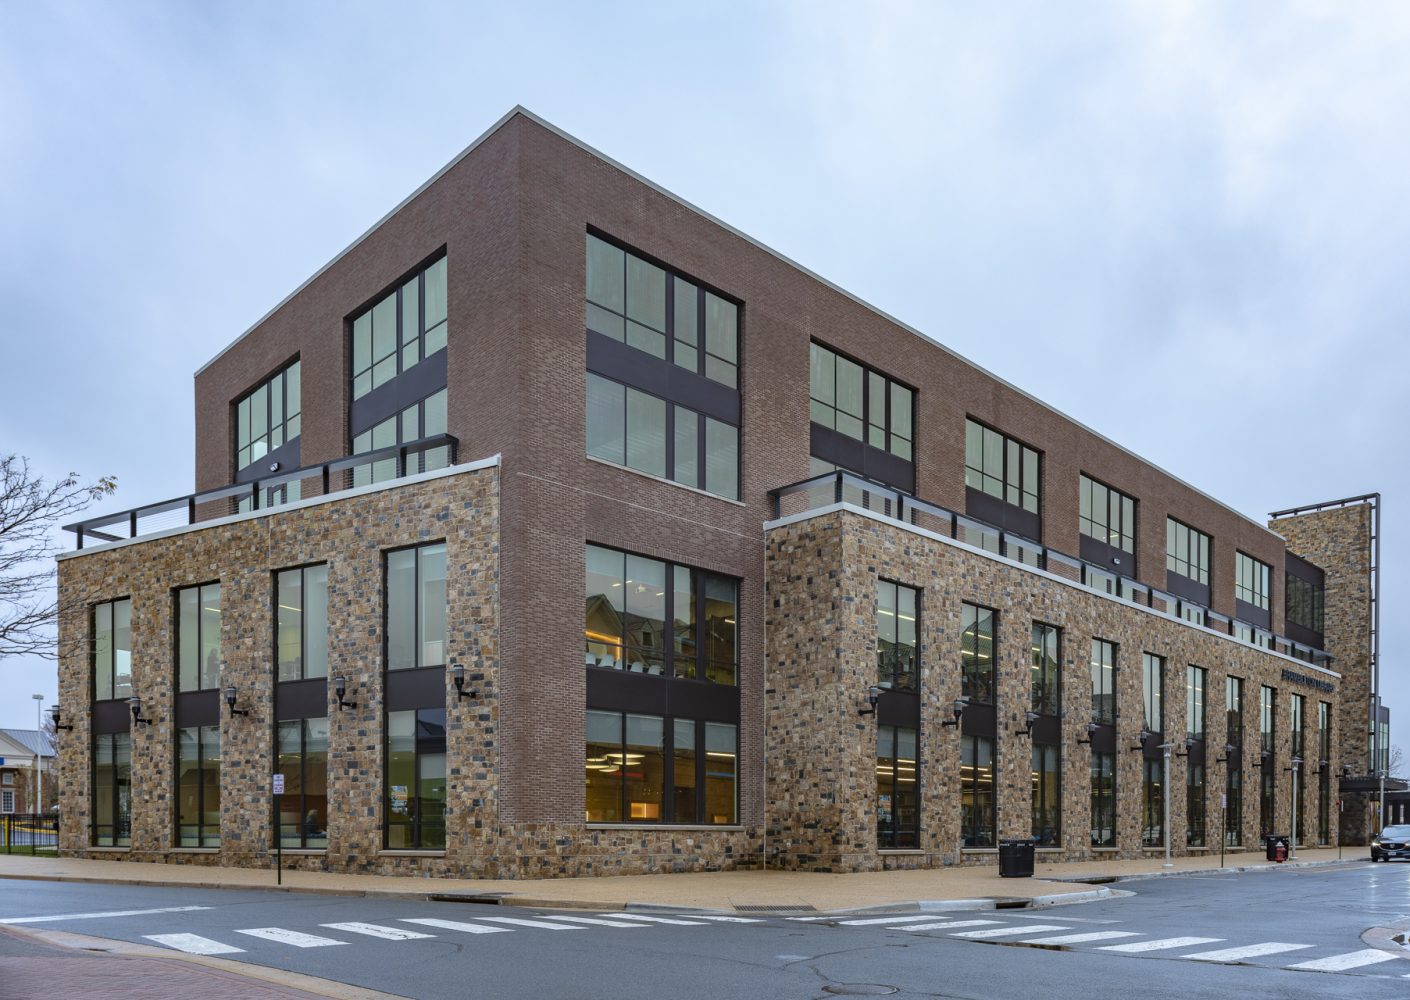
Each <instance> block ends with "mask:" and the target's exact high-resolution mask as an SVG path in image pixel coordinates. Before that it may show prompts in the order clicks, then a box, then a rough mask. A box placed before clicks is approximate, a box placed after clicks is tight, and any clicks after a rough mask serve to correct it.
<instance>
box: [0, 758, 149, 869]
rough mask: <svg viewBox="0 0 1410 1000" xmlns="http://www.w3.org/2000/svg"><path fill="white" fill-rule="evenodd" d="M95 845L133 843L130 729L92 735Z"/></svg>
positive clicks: (116, 845) (109, 845) (110, 845)
mask: <svg viewBox="0 0 1410 1000" xmlns="http://www.w3.org/2000/svg"><path fill="white" fill-rule="evenodd" d="M6 777H11V775H6ZM6 811H13V809H11V810H6ZM93 846H95V847H130V846H132V737H131V735H130V734H128V733H98V734H97V735H95V736H94V737H93Z"/></svg>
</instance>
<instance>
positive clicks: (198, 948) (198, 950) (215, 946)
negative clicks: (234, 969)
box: [142, 934, 245, 955]
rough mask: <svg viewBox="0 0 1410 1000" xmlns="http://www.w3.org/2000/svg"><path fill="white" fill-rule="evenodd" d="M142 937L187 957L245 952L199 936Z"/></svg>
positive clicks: (145, 935) (168, 935) (164, 935)
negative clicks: (182, 952) (184, 953)
mask: <svg viewBox="0 0 1410 1000" xmlns="http://www.w3.org/2000/svg"><path fill="white" fill-rule="evenodd" d="M142 936H143V937H144V938H146V939H147V940H148V941H155V942H157V944H164V945H166V946H167V947H168V948H175V949H176V950H177V951H184V952H186V954H188V955H235V954H239V953H241V952H243V951H244V950H245V949H244V948H236V947H234V946H233V945H228V944H221V943H220V942H219V941H212V940H211V939H210V938H203V937H201V936H200V935H199V934H143V935H142Z"/></svg>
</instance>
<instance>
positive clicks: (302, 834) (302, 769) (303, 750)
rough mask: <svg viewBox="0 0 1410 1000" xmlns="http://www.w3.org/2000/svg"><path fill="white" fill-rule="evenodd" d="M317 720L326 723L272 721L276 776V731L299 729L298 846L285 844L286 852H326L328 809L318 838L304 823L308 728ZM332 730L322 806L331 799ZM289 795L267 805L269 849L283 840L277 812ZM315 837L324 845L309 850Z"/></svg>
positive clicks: (278, 764) (278, 771) (281, 771)
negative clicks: (268, 809)
mask: <svg viewBox="0 0 1410 1000" xmlns="http://www.w3.org/2000/svg"><path fill="white" fill-rule="evenodd" d="M318 718H323V719H327V716H310V717H305V718H298V719H276V720H275V723H274V766H275V773H276V774H284V768H283V766H282V764H281V762H280V757H281V756H282V755H283V751H282V750H281V744H280V740H279V728H280V727H281V726H286V725H289V724H291V723H298V726H299V754H298V760H299V783H298V787H299V807H298V809H297V810H295V811H296V812H297V814H298V816H299V823H298V838H299V842H298V844H295V845H292V846H291V845H288V844H285V845H284V846H285V847H286V848H288V849H289V850H326V849H327V848H328V825H329V824H328V820H329V818H330V814H331V812H332V810H331V809H330V808H328V807H327V805H326V804H325V809H324V816H323V832H322V833H321V834H310V832H309V830H308V821H307V818H306V817H307V815H308V796H307V789H308V774H309V762H308V724H309V722H310V721H311V720H312V719H318ZM331 729H332V727H331V725H330V727H329V734H328V746H327V747H325V749H324V761H323V788H324V800H325V803H327V802H328V801H331V798H332V797H331V795H329V794H328V793H329V789H328V773H329V768H328V758H329V757H330V756H331V755H332V743H333V734H332V731H331ZM288 794H289V793H287V792H285V793H284V794H282V795H277V796H274V797H273V798H274V800H275V801H272V802H270V810H271V814H272V817H273V819H272V821H271V823H270V829H271V831H272V833H273V839H272V840H271V841H270V846H271V847H273V846H276V845H278V844H279V843H280V841H281V840H282V839H283V837H284V824H283V823H282V822H281V821H280V816H279V811H280V810H279V806H281V805H283V804H284V803H283V799H284V798H286V797H287V796H288ZM276 803H277V804H276ZM317 837H321V838H322V840H323V842H322V843H321V844H317V845H313V846H310V844H309V841H310V839H314V838H317ZM384 842H385V841H384Z"/></svg>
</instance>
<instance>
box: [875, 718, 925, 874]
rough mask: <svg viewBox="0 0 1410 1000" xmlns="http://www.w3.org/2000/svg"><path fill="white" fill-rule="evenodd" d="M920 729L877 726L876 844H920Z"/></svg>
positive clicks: (902, 845)
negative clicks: (918, 742) (917, 750)
mask: <svg viewBox="0 0 1410 1000" xmlns="http://www.w3.org/2000/svg"><path fill="white" fill-rule="evenodd" d="M919 759H920V757H919V755H918V754H917V753H916V731H915V730H914V729H909V728H906V727H902V726H877V727H876V846H877V847H879V848H881V849H882V850H886V849H888V848H892V849H895V848H903V849H904V848H912V847H916V846H918V838H919V830H920V798H919V795H918V794H917V788H918V787H919V785H918V783H917V779H918V777H919V771H918V767H919V765H918V763H917V762H918V761H919Z"/></svg>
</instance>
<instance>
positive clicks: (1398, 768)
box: [1386, 743, 1405, 778]
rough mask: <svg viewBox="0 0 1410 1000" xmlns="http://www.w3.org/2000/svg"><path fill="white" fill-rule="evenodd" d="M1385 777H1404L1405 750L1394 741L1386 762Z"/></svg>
mask: <svg viewBox="0 0 1410 1000" xmlns="http://www.w3.org/2000/svg"><path fill="white" fill-rule="evenodd" d="M1386 777H1388V778H1403V777H1405V751H1404V750H1402V749H1400V747H1398V746H1396V745H1395V744H1394V743H1392V744H1391V747H1390V759H1389V761H1388V762H1387V764H1386Z"/></svg>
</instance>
